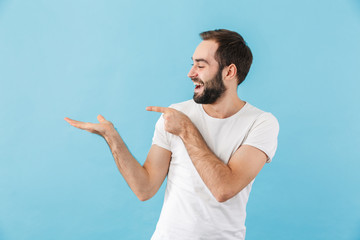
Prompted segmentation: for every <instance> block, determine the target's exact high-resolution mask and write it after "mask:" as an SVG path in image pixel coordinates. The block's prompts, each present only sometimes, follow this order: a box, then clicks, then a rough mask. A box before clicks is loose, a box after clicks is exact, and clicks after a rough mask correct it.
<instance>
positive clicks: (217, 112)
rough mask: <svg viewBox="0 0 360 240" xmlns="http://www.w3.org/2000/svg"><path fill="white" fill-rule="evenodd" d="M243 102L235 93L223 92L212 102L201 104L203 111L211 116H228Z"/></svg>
mask: <svg viewBox="0 0 360 240" xmlns="http://www.w3.org/2000/svg"><path fill="white" fill-rule="evenodd" d="M244 105H245V102H244V101H243V100H241V99H240V98H239V97H238V95H237V93H236V92H235V94H228V93H227V92H225V93H224V95H223V96H222V97H220V98H219V99H218V100H217V101H216V102H215V103H213V104H203V105H202V106H203V108H204V111H205V112H206V113H207V114H208V115H209V116H211V117H213V118H228V117H231V116H232V115H234V114H235V113H237V112H238V111H239V110H240V109H241V108H242V107H243V106H244Z"/></svg>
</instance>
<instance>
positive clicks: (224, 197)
mask: <svg viewBox="0 0 360 240" xmlns="http://www.w3.org/2000/svg"><path fill="white" fill-rule="evenodd" d="M230 198H232V197H229V196H228V195H226V194H219V195H217V196H215V199H216V201H218V202H219V203H223V202H226V201H227V200H229V199H230Z"/></svg>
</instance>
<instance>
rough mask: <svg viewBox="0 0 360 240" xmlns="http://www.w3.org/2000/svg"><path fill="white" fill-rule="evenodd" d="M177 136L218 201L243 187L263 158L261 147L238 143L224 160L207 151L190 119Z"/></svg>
mask: <svg viewBox="0 0 360 240" xmlns="http://www.w3.org/2000/svg"><path fill="white" fill-rule="evenodd" d="M180 137H181V139H182V140H183V142H184V145H185V147H186V149H187V151H188V154H189V156H190V158H191V160H192V162H193V164H194V166H195V168H196V170H197V171H198V173H199V175H200V177H201V178H202V180H203V181H204V183H205V184H206V186H207V187H208V188H209V190H210V191H211V193H212V194H213V196H214V197H215V198H216V200H217V201H219V202H225V201H227V200H228V199H230V198H232V197H234V196H235V195H236V194H238V193H239V192H240V191H241V190H242V189H243V188H245V187H246V186H247V185H248V184H249V183H250V182H251V181H252V180H253V179H254V178H255V177H256V175H257V174H258V173H259V172H260V170H261V169H262V167H263V166H264V165H265V163H266V160H267V155H266V154H265V153H264V152H263V151H261V150H259V149H257V148H255V147H252V146H249V145H242V146H240V148H239V149H238V150H236V152H235V153H234V154H233V155H232V157H231V158H230V160H229V162H228V164H225V163H224V162H222V161H221V160H220V159H219V158H218V157H217V156H216V155H215V154H214V153H213V152H212V151H211V149H210V148H209V147H208V146H207V144H206V142H205V140H204V139H203V137H202V136H201V134H200V132H199V131H198V129H197V128H196V127H195V126H194V125H193V124H192V123H191V124H189V125H188V126H187V127H186V130H185V131H184V132H183V133H182V135H180Z"/></svg>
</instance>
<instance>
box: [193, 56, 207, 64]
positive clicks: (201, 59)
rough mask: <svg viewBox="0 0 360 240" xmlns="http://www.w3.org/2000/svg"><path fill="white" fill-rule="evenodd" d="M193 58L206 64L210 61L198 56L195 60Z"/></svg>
mask: <svg viewBox="0 0 360 240" xmlns="http://www.w3.org/2000/svg"><path fill="white" fill-rule="evenodd" d="M191 60H193V61H195V62H204V63H206V64H208V65H209V62H208V61H206V60H205V59H204V58H196V59H195V60H194V59H193V58H192V57H191Z"/></svg>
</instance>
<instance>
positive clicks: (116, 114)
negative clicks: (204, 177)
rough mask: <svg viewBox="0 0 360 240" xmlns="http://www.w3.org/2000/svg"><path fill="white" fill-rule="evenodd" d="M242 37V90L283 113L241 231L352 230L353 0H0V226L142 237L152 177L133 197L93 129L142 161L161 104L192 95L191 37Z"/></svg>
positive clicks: (356, 29)
mask: <svg viewBox="0 0 360 240" xmlns="http://www.w3.org/2000/svg"><path fill="white" fill-rule="evenodd" d="M215 28H227V29H231V30H235V31H238V32H239V33H241V34H242V35H243V37H244V38H245V40H246V41H247V42H248V44H249V46H250V48H251V49H252V51H253V55H254V63H253V65H252V68H251V71H250V74H249V75H248V78H247V79H246V80H245V82H244V83H243V84H242V85H241V86H240V87H239V95H240V97H241V98H242V99H244V100H246V101H248V102H250V103H251V104H253V105H255V106H257V107H259V108H261V109H263V110H266V111H270V112H272V113H273V114H274V115H275V116H276V117H277V118H278V120H279V122H280V135H279V148H278V151H277V153H276V155H275V158H274V159H273V162H272V163H270V164H267V165H266V166H265V167H264V169H263V170H262V171H261V172H260V174H259V175H258V177H257V179H256V181H255V183H254V186H253V190H252V193H251V195H250V199H249V203H248V208H247V210H248V218H247V224H246V225H247V239H249V240H251V239H276V240H279V239H360V188H359V183H360V175H359V174H358V172H359V168H360V161H359V160H360V158H359V152H358V149H359V147H358V146H359V144H360V141H359V134H360V127H359V122H360V114H359V106H358V105H359V103H360V97H359V96H360V95H359V88H360V84H359V80H360V71H359V69H360V44H359V43H360V2H359V1H355V0H322V1H312V0H303V1H288V0H274V1H265V0H254V1H243V0H241V1H240V0H224V1H221V2H220V1H213V0H207V1H205V0H201V1H190V0H185V1H168V0H154V1H139V0H133V1H124V0H122V1H115V0H111V1H110V0H108V1H85V0H83V1H80V0H79V1H70V0H64V1H45V0H43V1H41V0H34V1H18V0H13V1H10V0H0V81H1V82H0V83H1V85H0V104H1V105H0V106H1V108H0V123H1V124H0V154H1V155H0V239H6V240H13V239H14V240H15V239H16V240H18V239H88V240H89V239H149V238H150V236H151V235H152V233H153V231H154V229H155V225H156V222H157V219H158V217H159V214H160V210H161V206H162V201H163V194H164V185H163V187H162V188H161V190H160V191H159V192H158V193H157V195H156V196H155V197H154V198H152V199H151V200H149V201H147V202H140V201H139V200H137V198H136V197H135V195H134V194H133V193H132V192H131V190H130V189H129V187H128V186H127V184H126V182H125V181H124V180H123V178H122V176H121V175H120V174H119V172H118V170H117V168H116V165H115V163H114V161H113V159H112V156H111V153H110V151H109V148H108V147H107V145H106V143H105V141H104V140H103V139H102V138H101V137H99V136H96V135H92V134H90V133H88V132H84V131H80V130H78V129H75V128H73V127H71V126H70V125H68V124H67V123H66V122H65V121H64V120H63V118H64V117H71V118H74V119H78V120H83V121H91V122H96V116H97V114H100V113H101V114H103V115H104V116H105V117H106V118H107V119H109V120H110V121H112V122H113V123H114V124H115V125H116V127H117V129H118V131H119V132H120V134H121V135H122V137H123V138H124V140H125V141H126V143H127V145H128V146H129V148H130V150H131V151H132V153H133V154H134V155H135V156H136V157H137V159H138V160H139V162H141V163H143V162H144V159H145V157H146V155H147V152H148V150H149V148H150V145H151V139H152V134H153V130H154V124H155V122H156V120H157V118H158V117H159V115H158V114H156V113H150V112H146V111H145V107H146V106H148V105H160V106H168V105H170V104H172V103H175V102H180V101H184V100H187V99H190V98H191V97H192V92H193V85H192V83H191V81H190V80H189V79H188V78H187V76H186V75H187V72H188V70H189V69H190V64H191V59H190V57H191V56H192V54H193V51H194V49H195V48H196V46H197V45H198V44H199V43H200V38H199V36H198V34H199V33H200V32H202V31H205V30H211V29H215Z"/></svg>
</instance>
